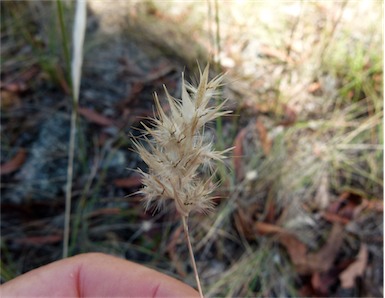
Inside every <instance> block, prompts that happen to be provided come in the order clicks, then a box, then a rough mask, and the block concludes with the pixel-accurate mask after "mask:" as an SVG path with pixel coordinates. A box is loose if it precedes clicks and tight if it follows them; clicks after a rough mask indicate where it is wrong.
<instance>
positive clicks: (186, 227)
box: [182, 216, 204, 298]
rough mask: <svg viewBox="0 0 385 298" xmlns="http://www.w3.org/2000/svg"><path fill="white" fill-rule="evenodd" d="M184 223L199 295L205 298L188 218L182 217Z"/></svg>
mask: <svg viewBox="0 0 385 298" xmlns="http://www.w3.org/2000/svg"><path fill="white" fill-rule="evenodd" d="M182 222H183V229H184V233H185V235H186V240H187V246H188V250H189V253H190V258H191V264H192V266H193V269H194V274H195V279H196V281H197V286H198V291H199V295H200V296H201V297H202V298H204V296H203V292H202V288H201V283H200V280H199V274H198V270H197V265H196V264H195V258H194V252H193V250H192V246H191V241H190V235H189V233H188V225H187V216H182Z"/></svg>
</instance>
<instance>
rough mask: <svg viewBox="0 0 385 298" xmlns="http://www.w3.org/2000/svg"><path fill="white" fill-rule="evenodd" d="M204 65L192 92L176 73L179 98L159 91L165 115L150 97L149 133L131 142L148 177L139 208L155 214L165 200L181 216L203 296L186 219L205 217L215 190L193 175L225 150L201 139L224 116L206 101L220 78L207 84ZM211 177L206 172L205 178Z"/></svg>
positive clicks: (218, 83) (190, 87)
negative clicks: (198, 214)
mask: <svg viewBox="0 0 385 298" xmlns="http://www.w3.org/2000/svg"><path fill="white" fill-rule="evenodd" d="M208 75H209V66H206V68H205V69H204V71H203V73H202V72H201V71H200V83H199V85H198V87H194V86H192V85H190V84H187V83H186V82H185V81H184V76H183V74H182V98H181V99H176V98H173V97H172V96H171V95H170V94H169V93H168V91H167V88H166V87H164V89H165V94H166V98H167V101H168V104H169V106H170V114H169V115H167V114H166V113H165V112H164V110H163V108H162V106H161V104H160V101H159V98H158V96H157V94H155V96H154V100H155V106H156V116H155V117H154V118H153V119H152V122H153V126H154V127H153V128H149V127H148V126H146V125H145V124H142V125H143V127H144V129H145V133H146V134H145V136H144V137H143V141H144V142H145V143H147V146H146V147H145V146H144V145H143V144H141V143H139V142H137V141H134V145H135V147H136V150H137V152H138V153H139V154H140V156H141V158H142V159H143V161H144V162H145V163H146V164H147V165H148V168H149V170H148V173H144V172H143V171H141V170H139V172H140V173H141V174H142V183H143V185H144V187H143V188H142V189H141V190H140V193H142V194H143V195H144V197H145V198H144V200H145V208H146V209H148V208H151V207H152V206H155V209H159V208H161V207H162V206H163V205H164V202H165V201H166V200H173V201H174V203H175V207H176V209H177V211H178V213H179V214H180V215H181V216H182V221H183V227H184V229H185V234H186V237H187V244H188V246H189V252H190V256H191V261H192V263H193V267H194V271H195V276H196V279H197V284H198V290H199V292H200V294H201V296H202V297H203V294H202V290H201V287H200V283H199V277H198V273H197V270H196V265H195V260H194V256H193V254H192V249H191V243H190V239H189V236H188V227H187V219H188V216H189V214H190V213H191V212H193V211H197V212H204V213H205V212H209V211H211V210H212V209H213V202H212V196H211V193H212V191H213V190H214V188H215V185H214V183H212V182H211V178H210V179H205V180H204V181H203V179H202V178H201V177H200V176H199V175H198V170H199V169H210V170H211V172H213V170H214V168H213V163H212V162H213V160H217V161H221V160H223V158H224V153H225V152H226V151H228V150H225V151H215V150H213V149H212V144H211V143H206V142H205V141H204V138H203V131H204V127H205V125H206V124H207V123H208V122H210V121H212V120H214V119H216V118H218V117H220V116H222V115H226V114H228V113H230V111H221V109H222V107H223V105H224V103H225V102H222V103H221V104H220V105H218V106H210V105H209V101H210V99H211V98H212V97H215V96H216V95H218V93H217V91H216V89H217V88H218V86H219V85H220V84H221V81H222V78H223V76H218V77H216V78H214V79H213V80H211V81H209V80H208ZM211 174H212V173H211Z"/></svg>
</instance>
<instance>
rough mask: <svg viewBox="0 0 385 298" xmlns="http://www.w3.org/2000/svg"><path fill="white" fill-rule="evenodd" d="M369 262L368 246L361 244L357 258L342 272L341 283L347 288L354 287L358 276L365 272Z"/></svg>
mask: <svg viewBox="0 0 385 298" xmlns="http://www.w3.org/2000/svg"><path fill="white" fill-rule="evenodd" d="M367 263H368V248H367V246H366V245H365V244H361V248H360V251H359V253H358V255H357V260H356V261H354V262H353V263H352V264H351V265H350V266H349V267H348V268H346V269H345V270H344V271H343V272H342V273H341V274H340V280H341V285H342V287H343V288H345V289H349V288H353V287H354V285H355V282H356V278H357V277H360V276H362V275H363V274H364V271H365V269H366V265H367Z"/></svg>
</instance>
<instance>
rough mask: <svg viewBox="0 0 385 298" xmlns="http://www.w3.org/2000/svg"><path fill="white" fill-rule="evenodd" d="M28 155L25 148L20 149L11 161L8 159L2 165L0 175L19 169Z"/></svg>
mask: <svg viewBox="0 0 385 298" xmlns="http://www.w3.org/2000/svg"><path fill="white" fill-rule="evenodd" d="M26 156H27V154H26V152H25V150H24V149H20V150H19V152H17V153H16V155H15V156H14V157H13V158H12V159H11V160H10V161H7V162H5V163H3V164H2V165H1V166H0V175H6V174H10V173H12V172H14V171H16V170H18V169H19V168H20V166H21V165H22V164H23V163H24V161H25V158H26Z"/></svg>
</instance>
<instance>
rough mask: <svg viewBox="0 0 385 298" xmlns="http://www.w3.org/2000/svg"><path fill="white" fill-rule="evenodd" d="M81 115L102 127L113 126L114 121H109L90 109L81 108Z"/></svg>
mask: <svg viewBox="0 0 385 298" xmlns="http://www.w3.org/2000/svg"><path fill="white" fill-rule="evenodd" d="M79 114H80V115H82V116H83V117H84V118H86V119H87V120H88V121H90V122H93V123H96V124H99V125H102V126H111V125H113V123H114V122H113V120H112V119H109V118H107V117H105V116H103V115H102V114H99V113H98V112H96V111H94V110H91V109H88V108H80V107H79Z"/></svg>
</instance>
